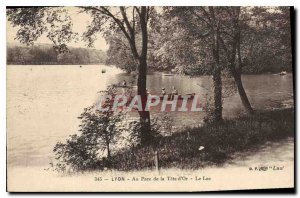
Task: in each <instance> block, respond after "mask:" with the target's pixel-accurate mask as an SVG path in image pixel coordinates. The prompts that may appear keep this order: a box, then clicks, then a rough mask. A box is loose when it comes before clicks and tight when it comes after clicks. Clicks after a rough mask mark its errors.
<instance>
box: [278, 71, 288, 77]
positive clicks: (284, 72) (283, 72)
mask: <svg viewBox="0 0 300 198" xmlns="http://www.w3.org/2000/svg"><path fill="white" fill-rule="evenodd" d="M286 74H287V72H286V71H282V72H280V73H279V75H282V76H283V75H286Z"/></svg>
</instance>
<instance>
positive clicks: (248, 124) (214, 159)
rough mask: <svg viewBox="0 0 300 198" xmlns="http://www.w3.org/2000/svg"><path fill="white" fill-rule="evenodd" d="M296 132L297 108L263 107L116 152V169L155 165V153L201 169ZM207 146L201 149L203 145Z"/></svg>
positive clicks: (166, 161) (163, 164)
mask: <svg viewBox="0 0 300 198" xmlns="http://www.w3.org/2000/svg"><path fill="white" fill-rule="evenodd" d="M293 136H294V110H293V109H281V110H273V111H260V112H256V113H255V114H253V115H248V116H243V117H239V118H235V119H231V120H224V122H223V123H222V124H218V125H216V124H213V123H207V124H205V125H204V126H202V127H197V128H187V129H184V130H183V131H181V132H179V133H176V134H174V135H172V136H168V137H163V138H161V139H160V143H159V144H158V145H155V146H154V145H153V146H148V147H138V148H134V149H128V150H123V151H120V152H118V153H116V154H115V155H114V156H113V162H114V163H113V167H112V168H113V169H116V170H123V171H129V170H139V169H153V168H154V167H155V165H154V155H155V154H154V153H155V151H158V153H159V166H160V168H174V167H176V168H184V169H197V168H201V167H204V166H208V165H221V164H223V163H224V162H226V160H228V159H230V158H231V157H232V155H233V154H234V153H235V152H241V151H245V150H247V149H251V148H254V147H255V146H257V145H262V144H264V143H265V142H267V141H276V140H281V139H284V138H286V137H293ZM200 146H203V147H204V149H202V150H201V151H200V150H199V147H200Z"/></svg>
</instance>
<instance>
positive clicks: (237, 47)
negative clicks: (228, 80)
mask: <svg viewBox="0 0 300 198" xmlns="http://www.w3.org/2000/svg"><path fill="white" fill-rule="evenodd" d="M239 13H240V8H238V12H237V14H238V16H237V20H236V21H235V29H236V36H235V39H236V41H233V43H234V46H233V48H234V49H233V53H234V54H232V59H233V61H232V69H233V77H234V80H235V83H236V85H237V88H238V92H239V95H240V98H241V101H242V103H243V106H244V108H245V109H246V111H247V112H248V113H250V114H252V113H253V109H252V107H251V104H250V101H249V99H248V97H247V94H246V92H245V89H244V86H243V82H242V78H241V73H242V57H241V30H240V25H239ZM236 52H237V58H238V61H237V62H238V63H237V66H236V67H235V62H236V61H235V55H236Z"/></svg>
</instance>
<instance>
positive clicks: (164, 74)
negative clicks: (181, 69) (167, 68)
mask: <svg viewBox="0 0 300 198" xmlns="http://www.w3.org/2000/svg"><path fill="white" fill-rule="evenodd" d="M162 75H163V76H174V75H175V74H173V73H162Z"/></svg>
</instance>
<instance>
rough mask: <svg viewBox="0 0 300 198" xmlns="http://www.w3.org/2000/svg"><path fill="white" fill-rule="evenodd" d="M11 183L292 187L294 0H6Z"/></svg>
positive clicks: (183, 188)
mask: <svg viewBox="0 0 300 198" xmlns="http://www.w3.org/2000/svg"><path fill="white" fill-rule="evenodd" d="M6 17H7V18H6V23H7V25H6V32H7V41H6V42H7V66H6V69H7V87H6V89H7V191H9V192H200V191H225V190H226V191H227V190H249V189H278V188H288V189H293V188H294V168H295V166H294V133H295V128H294V127H295V123H294V114H295V109H294V87H293V81H294V80H295V79H294V78H295V76H294V74H293V56H292V54H293V45H292V44H293V38H294V33H293V27H294V26H293V17H294V10H293V7H255V6H253V7H244V6H234V7H231V6H226V7H224V6H212V7H207V6H202V7H201V6H200V7H199V6H198V7H196V6H194V7H192V6H187V7H178V6H169V7H154V6H132V7H125V6H120V7H112V6H111V7H109V6H76V7H7V8H6Z"/></svg>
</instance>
